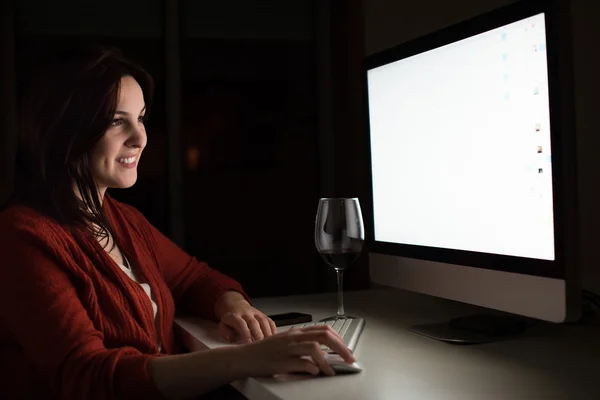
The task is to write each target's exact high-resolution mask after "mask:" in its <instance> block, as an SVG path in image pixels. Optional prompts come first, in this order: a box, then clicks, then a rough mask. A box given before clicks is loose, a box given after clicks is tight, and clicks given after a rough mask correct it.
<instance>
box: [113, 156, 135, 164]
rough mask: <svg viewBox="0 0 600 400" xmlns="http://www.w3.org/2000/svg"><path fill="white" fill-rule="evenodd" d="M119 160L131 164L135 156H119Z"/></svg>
mask: <svg viewBox="0 0 600 400" xmlns="http://www.w3.org/2000/svg"><path fill="white" fill-rule="evenodd" d="M117 161H118V162H120V163H123V164H131V163H132V162H134V161H135V157H129V158H117Z"/></svg>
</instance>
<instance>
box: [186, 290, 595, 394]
mask: <svg viewBox="0 0 600 400" xmlns="http://www.w3.org/2000/svg"><path fill="white" fill-rule="evenodd" d="M254 305H255V306H256V307H257V308H259V309H260V310H261V311H263V312H265V313H266V314H275V313H282V312H289V311H300V312H306V313H310V314H312V315H313V318H314V319H320V318H323V317H326V316H329V315H332V314H333V313H334V312H335V294H322V295H311V296H295V297H279V298H264V299H256V300H255V301H254ZM345 305H346V312H347V313H348V314H350V315H356V316H361V317H363V318H365V320H366V327H365V330H364V332H363V334H362V337H361V339H360V341H359V343H358V346H357V348H356V351H355V356H356V358H357V360H358V361H359V362H360V363H361V364H362V365H363V367H364V369H365V370H364V371H363V372H362V373H360V374H356V375H344V376H342V375H338V376H334V377H316V378H315V377H309V376H297V375H293V376H292V375H287V376H281V377H278V378H249V379H245V380H242V381H236V382H233V383H232V385H233V386H234V387H235V388H236V389H238V390H239V391H240V392H242V394H243V395H244V396H246V397H247V398H248V399H250V400H280V399H281V400H295V399H345V400H354V399H356V400H358V399H390V400H392V399H394V400H396V399H419V400H438V399H439V400H452V399H456V400H496V399H498V400H521V399H523V400H532V399H536V400H537V399H544V400H545V399H553V400H554V399H561V400H562V399H565V400H587V399H589V400H598V399H600V327H598V326H596V327H580V326H558V325H551V324H540V325H538V326H536V327H534V328H532V329H531V330H530V331H529V332H528V333H527V334H526V335H525V336H523V337H520V338H518V339H511V340H507V341H503V342H495V343H488V344H483V345H451V344H446V343H442V342H438V341H436V340H432V339H428V338H425V337H423V336H419V335H417V334H414V333H411V332H409V331H407V330H406V328H407V327H408V326H410V325H413V324H418V323H427V322H439V321H444V320H446V319H448V318H451V317H456V316H461V315H468V314H471V313H475V312H481V309H478V308H476V307H472V306H467V305H464V304H459V303H455V302H450V301H446V300H441V299H436V298H433V297H429V296H423V295H418V294H414V293H409V292H405V291H400V290H393V289H374V290H369V291H363V292H351V293H346V294H345ZM176 322H177V324H178V325H179V326H180V327H181V328H183V330H184V331H185V332H187V333H189V334H190V335H186V336H188V343H187V344H188V346H189V347H191V350H200V349H203V348H206V347H207V346H206V344H205V343H207V344H209V347H213V346H214V345H215V341H214V339H212V333H211V331H212V330H213V329H215V327H216V325H215V324H211V323H207V322H206V321H200V320H195V319H193V318H179V319H177V321H176ZM203 342H205V343H203Z"/></svg>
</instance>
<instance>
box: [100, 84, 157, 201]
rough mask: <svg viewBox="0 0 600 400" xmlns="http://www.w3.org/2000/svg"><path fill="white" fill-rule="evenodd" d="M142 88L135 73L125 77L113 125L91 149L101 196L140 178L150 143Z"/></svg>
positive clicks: (127, 185)
mask: <svg viewBox="0 0 600 400" xmlns="http://www.w3.org/2000/svg"><path fill="white" fill-rule="evenodd" d="M145 111H146V105H145V104H144V95H143V93H142V88H141V87H140V85H139V84H138V83H137V82H136V80H135V79H134V78H132V77H131V76H126V77H123V78H121V87H120V90H119V95H118V99H117V107H116V112H115V115H114V116H113V120H112V122H111V124H110V127H109V128H108V129H107V130H106V132H105V133H104V136H102V139H100V141H99V142H98V143H96V145H95V146H94V149H93V150H92V153H91V163H92V173H93V176H94V180H95V181H96V185H97V187H98V191H99V195H100V198H102V197H103V196H104V192H105V191H106V189H107V188H109V187H110V188H128V187H131V186H133V184H134V183H135V181H136V180H137V165H138V163H139V161H140V157H141V156H142V151H143V150H144V147H146V129H145V128H144V114H145Z"/></svg>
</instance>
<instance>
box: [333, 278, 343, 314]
mask: <svg viewBox="0 0 600 400" xmlns="http://www.w3.org/2000/svg"><path fill="white" fill-rule="evenodd" d="M335 272H336V273H337V300H338V301H337V303H338V309H337V316H338V317H344V316H345V314H344V284H343V281H344V270H342V269H338V268H336V270H335Z"/></svg>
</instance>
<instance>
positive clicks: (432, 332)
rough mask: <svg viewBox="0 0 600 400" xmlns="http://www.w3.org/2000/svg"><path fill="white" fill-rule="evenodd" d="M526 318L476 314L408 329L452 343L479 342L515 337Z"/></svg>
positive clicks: (526, 326) (521, 328) (527, 321)
mask: <svg viewBox="0 0 600 400" xmlns="http://www.w3.org/2000/svg"><path fill="white" fill-rule="evenodd" d="M529 321H531V320H529V319H528V318H524V317H517V316H505V315H493V314H477V315H469V316H466V317H459V318H454V319H451V320H450V321H447V322H441V323H434V324H423V325H414V326H411V327H409V328H408V330H409V331H411V332H414V333H418V334H419V335H424V336H427V337H429V338H432V339H436V340H441V341H443V342H447V343H453V344H479V343H488V342H495V341H499V340H505V339H510V338H512V337H516V336H518V335H520V334H522V333H523V332H525V330H526V329H527V328H528V327H529V325H530V323H531V322H529Z"/></svg>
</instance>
